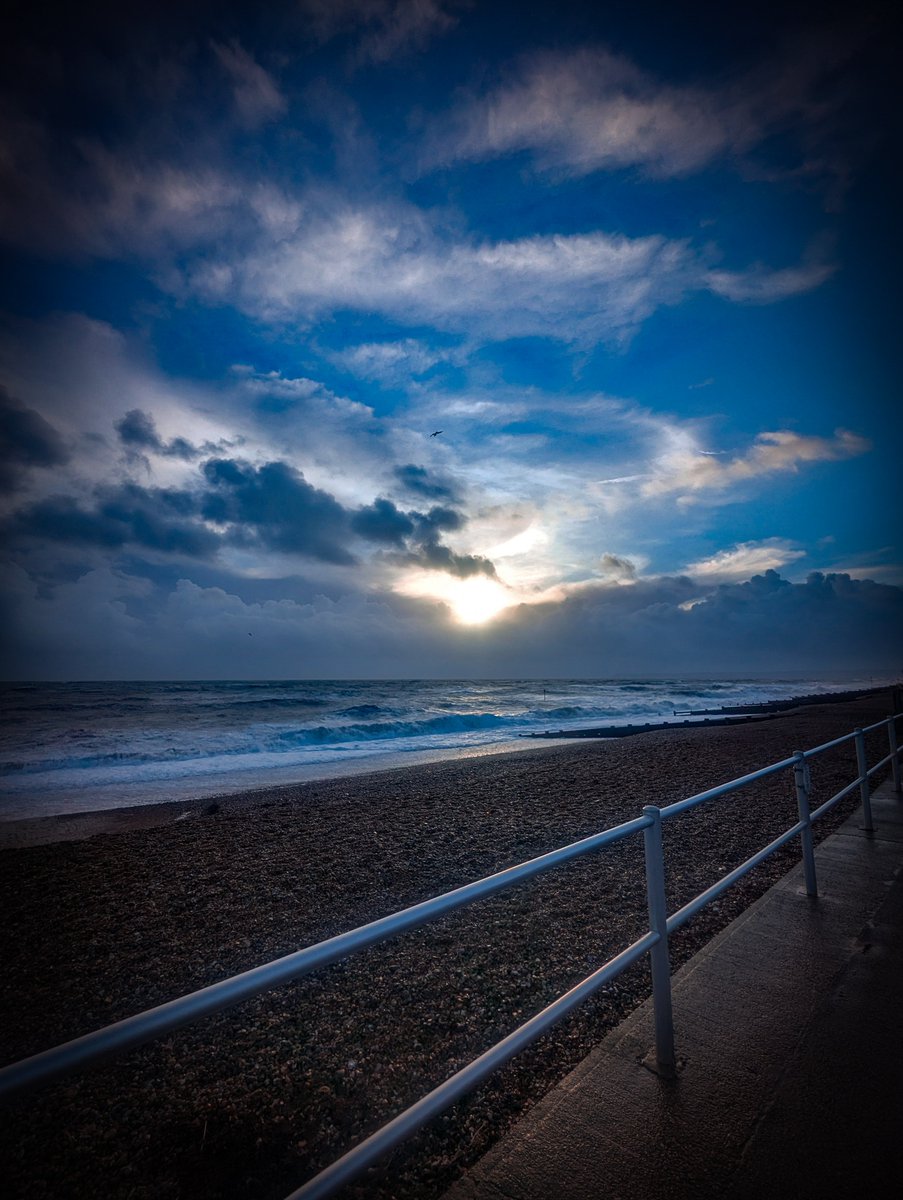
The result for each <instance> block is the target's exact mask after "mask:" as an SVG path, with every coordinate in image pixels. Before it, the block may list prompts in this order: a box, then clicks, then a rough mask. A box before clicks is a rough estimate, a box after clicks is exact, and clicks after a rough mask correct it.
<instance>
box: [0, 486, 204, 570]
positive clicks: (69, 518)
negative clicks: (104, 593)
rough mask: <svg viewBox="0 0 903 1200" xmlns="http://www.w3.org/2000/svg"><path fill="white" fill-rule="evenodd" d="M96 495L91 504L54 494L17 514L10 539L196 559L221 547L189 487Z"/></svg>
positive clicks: (10, 527) (108, 491) (122, 490)
mask: <svg viewBox="0 0 903 1200" xmlns="http://www.w3.org/2000/svg"><path fill="white" fill-rule="evenodd" d="M95 498H96V501H97V502H96V504H95V506H94V507H93V508H91V509H86V508H83V507H82V506H81V505H79V504H78V503H77V502H76V501H74V500H73V499H72V497H70V496H48V497H47V498H46V499H44V500H41V501H39V502H38V503H37V504H33V505H30V506H29V507H28V508H26V509H22V510H20V511H19V512H18V513H16V514H15V515H14V516H13V518H12V519H11V520H10V522H9V523H8V533H9V535H10V538H11V540H12V541H14V542H21V541H23V540H29V541H33V540H35V539H37V540H43V541H56V542H69V543H73V544H81V545H89V546H99V547H102V548H107V549H119V548H120V547H122V546H126V545H136V546H144V547H146V548H147V549H150V550H160V551H163V552H164V553H169V554H179V555H187V556H188V557H190V558H205V557H208V556H209V555H211V554H213V553H214V552H215V550H216V548H217V545H218V542H219V539H218V538H217V537H216V535H215V534H213V533H211V532H210V530H208V529H206V528H205V527H204V526H203V525H202V524H200V523H199V522H198V521H197V520H196V519H195V518H196V511H197V505H196V501H195V499H194V497H192V495H191V494H190V493H188V492H180V491H176V490H174V489H167V488H142V487H139V486H137V485H135V484H126V485H124V486H122V487H119V488H100V489H98V490H97V492H96V493H95Z"/></svg>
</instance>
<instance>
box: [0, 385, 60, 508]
mask: <svg viewBox="0 0 903 1200" xmlns="http://www.w3.org/2000/svg"><path fill="white" fill-rule="evenodd" d="M68 458H69V454H68V452H67V450H66V447H65V445H64V444H63V439H62V438H61V437H60V435H59V434H58V433H57V431H56V430H55V429H54V428H53V426H52V425H51V424H49V422H47V421H45V420H44V418H43V417H42V416H41V414H40V413H38V412H35V411H34V409H32V408H26V407H25V405H24V404H20V403H19V401H18V400H16V399H15V398H14V397H13V396H11V395H10V394H9V392H8V391H7V390H6V388H5V387H3V386H2V384H0V492H11V491H13V490H14V489H15V488H16V487H17V486H18V483H19V481H20V479H21V478H22V476H23V474H24V472H25V471H26V470H27V469H28V468H29V467H55V466H60V465H61V464H63V463H65V462H67V461H68Z"/></svg>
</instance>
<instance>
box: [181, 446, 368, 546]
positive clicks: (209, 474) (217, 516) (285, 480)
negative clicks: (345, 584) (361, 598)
mask: <svg viewBox="0 0 903 1200" xmlns="http://www.w3.org/2000/svg"><path fill="white" fill-rule="evenodd" d="M203 471H204V477H205V479H206V480H207V482H208V483H209V484H210V491H209V492H208V493H207V495H206V496H205V497H204V501H203V507H202V512H203V515H204V517H206V519H207V520H208V521H215V522H216V523H217V524H218V525H231V526H233V533H234V534H235V535H236V540H238V541H244V540H246V539H247V533H248V531H250V532H251V533H252V534H253V539H252V540H256V541H258V542H259V543H260V544H262V545H264V546H267V547H269V548H270V549H273V550H282V551H288V552H293V553H296V554H306V555H309V556H310V557H311V558H318V559H320V560H322V561H323V562H331V563H340V564H350V563H353V562H354V561H355V560H354V556H353V555H352V554H350V553H349V551H348V550H347V549H346V548H345V544H346V543H347V541H348V538H349V534H350V532H351V525H350V518H349V514H348V511H347V509H345V508H343V506H342V505H341V504H339V502H338V501H337V500H336V499H335V498H334V497H333V496H331V495H330V494H329V493H328V492H323V491H320V489H319V488H315V487H312V486H311V485H310V484H309V483H308V482H307V480H306V479H305V478H304V476H303V475H302V474H301V472H300V471H296V470H295V469H294V468H293V467H290V466H289V465H288V464H287V463H284V462H269V463H265V464H264V465H263V466H262V467H254V466H252V465H251V464H250V463H246V462H242V461H241V460H240V459H233V458H212V459H210V460H209V461H208V462H206V463H205V464H204V468H203Z"/></svg>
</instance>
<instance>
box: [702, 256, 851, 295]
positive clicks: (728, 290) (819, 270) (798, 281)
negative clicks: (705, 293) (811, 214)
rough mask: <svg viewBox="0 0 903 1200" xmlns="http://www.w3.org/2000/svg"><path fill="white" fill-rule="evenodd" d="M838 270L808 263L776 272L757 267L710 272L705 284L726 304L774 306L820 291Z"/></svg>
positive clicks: (824, 265)
mask: <svg viewBox="0 0 903 1200" xmlns="http://www.w3.org/2000/svg"><path fill="white" fill-rule="evenodd" d="M836 270H837V265H836V263H831V262H808V263H803V264H801V265H800V266H796V267H784V268H782V269H781V270H777V271H774V270H771V269H769V268H768V267H764V266H762V265H761V264H756V265H755V266H753V267H751V268H749V269H748V270H746V271H709V272H708V273H707V274H706V283H707V284H708V286H709V288H711V290H712V291H713V292H715V293H716V295H718V296H723V297H724V298H725V299H726V300H734V301H739V302H744V301H745V302H749V303H752V304H772V303H773V302H774V301H776V300H786V299H787V298H788V297H790V296H798V295H801V294H802V293H804V292H811V291H813V290H814V289H815V288H817V287H821V285H822V284H823V283H825V282H827V280H829V279H830V278H831V276H832V275H833V274H834V273H835V272H836Z"/></svg>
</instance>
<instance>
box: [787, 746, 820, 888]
mask: <svg viewBox="0 0 903 1200" xmlns="http://www.w3.org/2000/svg"><path fill="white" fill-rule="evenodd" d="M793 757H794V758H795V759H796V762H795V763H794V765H793V785H794V787H795V788H796V807H797V809H798V811H799V814H800V821H801V822H802V825H803V829H802V832H801V833H800V844H801V846H802V850H803V875H804V876H805V878H806V895H807V896H817V895H818V883H817V881H816V878H815V849H814V847H813V844H812V819H811V817H810V816H809V788H810V786H811V779H810V775H809V764H808V763H807V762H806V756H805V754H804V753H803V752H802V750H794V752H793Z"/></svg>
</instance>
